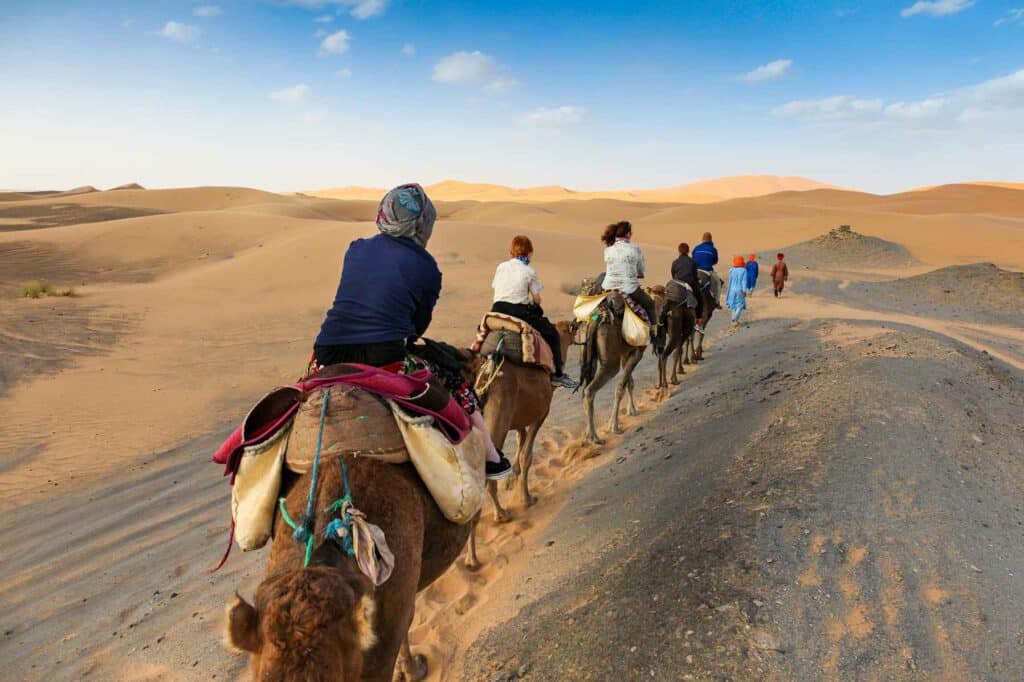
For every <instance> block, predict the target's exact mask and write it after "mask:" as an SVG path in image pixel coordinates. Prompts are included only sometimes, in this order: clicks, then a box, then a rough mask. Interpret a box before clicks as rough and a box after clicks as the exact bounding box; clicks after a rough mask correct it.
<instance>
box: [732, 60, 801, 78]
mask: <svg viewBox="0 0 1024 682" xmlns="http://www.w3.org/2000/svg"><path fill="white" fill-rule="evenodd" d="M791 66H793V60H792V59H776V60H775V61H774V62H768V63H767V64H762V65H761V66H759V67H757V68H756V69H754V70H753V71H749V72H747V73H744V74H742V75H739V76H736V80H741V81H745V82H747V83H760V82H761V81H772V80H775V79H776V78H782V76H784V75H785V74H786V72H787V71H789V67H791Z"/></svg>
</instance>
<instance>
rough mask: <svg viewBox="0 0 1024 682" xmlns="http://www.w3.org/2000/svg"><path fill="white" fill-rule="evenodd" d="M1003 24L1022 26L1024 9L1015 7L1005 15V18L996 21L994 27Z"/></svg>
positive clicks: (1023, 23)
mask: <svg viewBox="0 0 1024 682" xmlns="http://www.w3.org/2000/svg"><path fill="white" fill-rule="evenodd" d="M1003 24H1021V25H1022V26H1024V7H1015V8H1013V9H1011V10H1010V11H1009V12H1007V13H1006V16H1004V17H1000V18H998V19H996V21H995V24H994V25H995V26H1002V25H1003Z"/></svg>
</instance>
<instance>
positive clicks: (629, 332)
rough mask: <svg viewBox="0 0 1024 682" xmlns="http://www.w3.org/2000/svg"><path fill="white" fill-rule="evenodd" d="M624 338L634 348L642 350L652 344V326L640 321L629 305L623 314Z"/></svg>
mask: <svg viewBox="0 0 1024 682" xmlns="http://www.w3.org/2000/svg"><path fill="white" fill-rule="evenodd" d="M622 338H624V339H625V340H626V343H628V344H629V345H630V346H633V347H634V348H642V347H644V346H647V345H649V344H650V343H651V325H649V324H647V323H646V322H644V321H643V320H642V319H640V316H639V315H637V314H636V313H635V312H633V309H632V308H631V307H630V306H628V305H627V306H625V309H624V310H623V314H622Z"/></svg>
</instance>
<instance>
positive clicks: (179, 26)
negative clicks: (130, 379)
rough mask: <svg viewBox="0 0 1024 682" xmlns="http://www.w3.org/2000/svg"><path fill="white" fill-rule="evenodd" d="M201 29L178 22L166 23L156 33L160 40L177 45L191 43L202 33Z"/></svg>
mask: <svg viewBox="0 0 1024 682" xmlns="http://www.w3.org/2000/svg"><path fill="white" fill-rule="evenodd" d="M202 32H203V31H202V29H200V28H199V27H198V26H193V25H192V24H183V23H181V22H178V21H168V22H167V23H166V24H164V27H163V28H161V29H160V30H159V31H157V32H156V33H157V35H158V36H160V37H161V38H167V39H168V40H174V41H177V42H179V43H191V42H193V41H195V40H196V39H197V38H198V37H199V35H200V34H201V33H202Z"/></svg>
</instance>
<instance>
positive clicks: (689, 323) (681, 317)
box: [656, 303, 697, 389]
mask: <svg viewBox="0 0 1024 682" xmlns="http://www.w3.org/2000/svg"><path fill="white" fill-rule="evenodd" d="M662 317H663V318H664V319H665V324H664V327H663V328H662V330H661V333H662V334H663V335H664V337H665V340H664V342H663V343H662V344H660V345H661V348H656V350H657V353H658V388H659V389H668V376H667V375H668V372H667V367H666V365H667V363H668V359H669V356H671V355H672V353H673V352H674V353H675V358H673V360H672V385H676V384H678V383H679V374H686V370H684V369H683V367H682V355H683V352H684V350H685V347H686V344H687V343H689V342H690V338H691V336H692V335H693V330H694V327H695V325H696V322H697V320H696V316H695V314H694V310H693V309H692V308H688V307H687V306H686V305H685V303H678V304H672V305H670V307H669V308H668V310H666V311H664V312H663V313H662Z"/></svg>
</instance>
